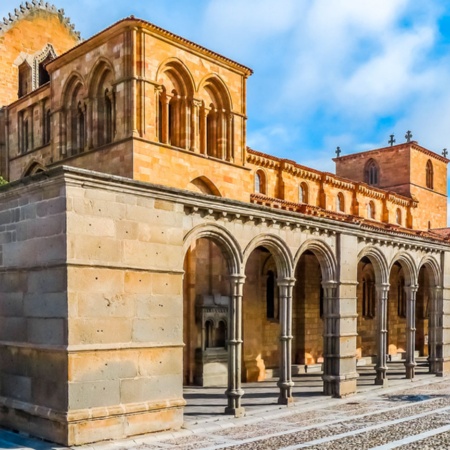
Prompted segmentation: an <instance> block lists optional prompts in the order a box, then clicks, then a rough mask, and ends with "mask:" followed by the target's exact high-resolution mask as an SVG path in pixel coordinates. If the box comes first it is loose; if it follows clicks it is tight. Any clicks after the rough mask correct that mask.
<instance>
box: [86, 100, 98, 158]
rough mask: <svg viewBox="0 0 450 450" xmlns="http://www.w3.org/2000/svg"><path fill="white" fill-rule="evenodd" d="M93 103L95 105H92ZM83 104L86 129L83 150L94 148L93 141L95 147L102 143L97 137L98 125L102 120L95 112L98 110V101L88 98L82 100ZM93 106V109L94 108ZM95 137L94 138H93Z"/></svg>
mask: <svg viewBox="0 0 450 450" xmlns="http://www.w3.org/2000/svg"><path fill="white" fill-rule="evenodd" d="M94 102H95V103H94ZM84 104H85V118H86V119H85V124H86V125H85V127H86V131H85V132H86V143H85V148H86V149H91V148H93V147H94V139H95V145H98V144H99V142H102V139H101V138H100V136H99V129H98V128H99V123H100V120H102V118H100V117H99V116H98V111H95V113H94V110H96V109H97V108H98V99H97V98H96V99H95V100H94V101H91V100H90V99H89V98H86V99H85V100H84ZM94 106H95V107H94ZM94 135H95V136H94Z"/></svg>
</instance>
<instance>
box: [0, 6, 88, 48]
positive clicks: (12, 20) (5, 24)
mask: <svg viewBox="0 0 450 450" xmlns="http://www.w3.org/2000/svg"><path fill="white" fill-rule="evenodd" d="M39 10H42V11H47V12H49V13H52V14H56V15H58V16H59V17H60V19H61V22H62V23H63V24H64V25H65V26H66V27H67V28H68V29H69V30H70V32H71V33H72V34H73V35H74V36H75V37H76V38H77V39H78V40H80V39H81V38H80V33H79V32H78V31H76V30H75V25H74V24H73V23H72V22H71V21H70V18H69V17H67V16H66V15H65V12H64V9H62V8H61V9H58V8H56V6H55V5H52V4H50V3H47V2H44V0H40V1H37V0H32V1H31V2H25V3H21V4H20V6H19V8H15V9H14V12H13V13H9V14H8V17H3V20H1V21H0V35H2V34H3V33H5V32H6V31H8V30H9V29H10V28H12V27H13V26H14V25H15V24H16V23H17V21H19V20H21V19H25V18H26V17H28V16H29V15H30V14H31V13H33V12H34V11H39Z"/></svg>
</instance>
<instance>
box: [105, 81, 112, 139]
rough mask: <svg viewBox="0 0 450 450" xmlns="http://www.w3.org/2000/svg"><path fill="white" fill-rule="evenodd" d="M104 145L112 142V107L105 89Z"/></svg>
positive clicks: (109, 95)
mask: <svg viewBox="0 0 450 450" xmlns="http://www.w3.org/2000/svg"><path fill="white" fill-rule="evenodd" d="M104 102H105V118H104V120H105V144H109V143H110V142H112V140H113V105H112V99H111V94H110V92H109V91H108V89H106V91H105V98H104Z"/></svg>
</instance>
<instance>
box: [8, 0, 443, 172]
mask: <svg viewBox="0 0 450 450" xmlns="http://www.w3.org/2000/svg"><path fill="white" fill-rule="evenodd" d="M53 3H54V4H55V5H56V6H57V7H58V8H64V10H65V12H66V15H68V16H69V17H70V18H71V19H72V22H74V23H75V25H76V28H77V29H78V30H79V31H81V34H82V36H83V37H84V38H88V37H90V36H91V35H92V34H94V33H96V32H98V31H100V30H102V29H103V28H105V27H107V26H108V25H110V24H111V23H113V22H115V21H117V20H119V19H121V18H123V17H126V16H128V15H130V14H133V15H135V16H137V17H140V18H143V19H145V20H148V21H150V22H152V23H154V24H156V25H158V26H161V27H163V28H166V29H168V30H170V31H172V32H174V33H176V34H179V35H182V36H183V37H186V38H187V39H190V40H192V41H195V42H197V43H199V44H201V45H203V46H205V47H208V48H210V49H211V50H214V51H216V52H218V53H221V54H223V55H225V56H227V57H229V58H231V59H234V60H236V61H238V62H240V63H242V64H244V65H246V66H248V67H250V68H252V69H253V70H254V74H253V75H252V76H251V77H250V78H249V80H248V96H247V101H248V111H247V112H248V145H249V146H250V147H252V148H254V149H256V150H260V151H263V152H266V153H271V154H274V155H276V156H279V157H283V158H289V159H294V160H296V161H298V162H299V163H301V164H305V165H308V166H312V167H315V168H317V169H320V170H326V171H330V172H334V164H333V162H332V161H331V158H332V157H334V156H335V153H334V151H335V149H336V146H340V147H341V149H342V151H343V154H348V153H353V152H356V151H362V150H366V149H371V148H377V147H380V146H385V145H387V141H388V139H389V135H390V134H392V133H393V134H395V138H396V140H397V143H400V142H403V141H404V140H405V139H404V135H405V132H406V131H407V130H409V129H410V130H411V131H412V133H413V139H414V140H417V141H418V142H419V143H420V144H421V145H423V146H424V147H427V148H429V149H430V150H433V151H435V152H437V153H441V151H442V149H443V148H444V147H448V148H449V149H450V2H448V1H445V0H419V1H418V0H364V1H361V0H276V1H274V0H135V1H125V0H96V1H92V0H78V1H73V0H70V1H69V0H56V1H54V2H53ZM18 5H19V3H18V2H16V1H13V0H1V3H0V17H3V16H5V15H7V13H8V12H12V11H13V10H14V8H15V7H18Z"/></svg>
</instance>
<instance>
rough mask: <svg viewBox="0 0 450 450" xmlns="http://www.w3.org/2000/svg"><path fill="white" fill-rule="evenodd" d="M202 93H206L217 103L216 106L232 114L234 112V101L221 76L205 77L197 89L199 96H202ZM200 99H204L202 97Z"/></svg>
mask: <svg viewBox="0 0 450 450" xmlns="http://www.w3.org/2000/svg"><path fill="white" fill-rule="evenodd" d="M202 91H206V92H207V93H208V94H209V96H210V97H211V98H212V99H213V100H215V101H216V102H217V105H216V106H218V107H220V108H222V109H225V110H228V111H230V112H231V111H232V110H233V101H232V99H231V95H230V91H229V90H228V88H227V85H226V84H225V82H224V81H223V80H222V78H220V77H219V75H216V74H214V75H207V76H206V77H204V78H203V79H202V80H201V81H200V83H199V85H198V88H197V92H198V93H199V94H201V92H202ZM200 98H202V96H201V95H200ZM203 100H204V99H203Z"/></svg>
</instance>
